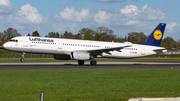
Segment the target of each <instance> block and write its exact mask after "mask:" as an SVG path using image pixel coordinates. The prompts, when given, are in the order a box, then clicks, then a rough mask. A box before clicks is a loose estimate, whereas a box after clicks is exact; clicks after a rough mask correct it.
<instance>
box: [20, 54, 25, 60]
mask: <svg viewBox="0 0 180 101" xmlns="http://www.w3.org/2000/svg"><path fill="white" fill-rule="evenodd" d="M24 55H25V53H22V58H21V59H20V61H21V62H24Z"/></svg>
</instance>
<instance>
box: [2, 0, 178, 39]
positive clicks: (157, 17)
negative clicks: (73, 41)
mask: <svg viewBox="0 0 180 101" xmlns="http://www.w3.org/2000/svg"><path fill="white" fill-rule="evenodd" d="M179 10H180V0H0V31H1V32H3V31H4V30H6V29H8V28H14V29H17V31H18V32H19V33H20V34H21V35H27V34H28V33H30V34H31V33H32V32H34V31H36V30H37V31H38V32H39V34H40V35H41V36H42V37H44V36H45V35H48V33H49V32H58V33H60V34H63V33H64V32H65V31H68V32H72V33H73V34H77V33H78V32H79V30H81V29H82V28H89V29H92V30H96V29H97V28H98V27H108V28H110V29H112V30H113V31H114V34H115V35H117V36H118V37H125V36H127V35H128V34H127V33H131V32H144V33H145V34H146V35H149V34H150V33H151V32H152V31H153V30H154V28H155V27H156V26H157V25H158V24H159V23H166V24H167V25H166V30H165V33H164V38H166V37H172V38H173V39H174V40H176V41H177V40H178V39H180V12H179Z"/></svg>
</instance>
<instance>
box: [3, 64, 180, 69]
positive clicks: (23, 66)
mask: <svg viewBox="0 0 180 101" xmlns="http://www.w3.org/2000/svg"><path fill="white" fill-rule="evenodd" d="M124 68H154V69H155V68H180V63H175V62H174V63H172V62H169V63H167V62H98V64H97V65H95V66H92V65H90V64H89V62H86V63H85V64H84V65H82V66H79V65H78V64H77V62H59V63H57V62H56V63H0V69H1V70H2V69H124Z"/></svg>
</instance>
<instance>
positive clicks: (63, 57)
mask: <svg viewBox="0 0 180 101" xmlns="http://www.w3.org/2000/svg"><path fill="white" fill-rule="evenodd" d="M54 59H57V60H70V59H71V57H70V55H54Z"/></svg>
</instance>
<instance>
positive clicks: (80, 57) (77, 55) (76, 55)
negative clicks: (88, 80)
mask: <svg viewBox="0 0 180 101" xmlns="http://www.w3.org/2000/svg"><path fill="white" fill-rule="evenodd" d="M72 58H73V59H74V60H89V59H90V54H89V53H84V52H72Z"/></svg>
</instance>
